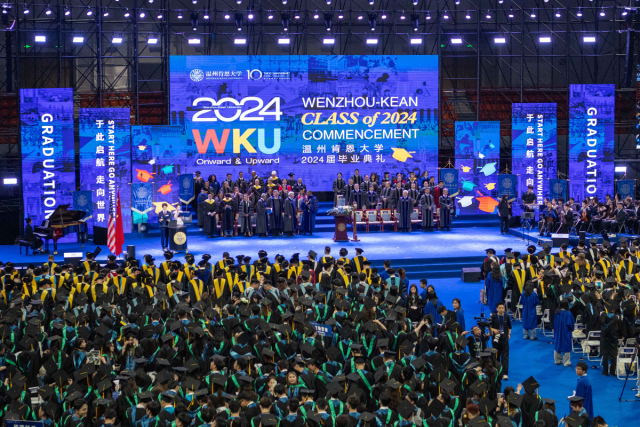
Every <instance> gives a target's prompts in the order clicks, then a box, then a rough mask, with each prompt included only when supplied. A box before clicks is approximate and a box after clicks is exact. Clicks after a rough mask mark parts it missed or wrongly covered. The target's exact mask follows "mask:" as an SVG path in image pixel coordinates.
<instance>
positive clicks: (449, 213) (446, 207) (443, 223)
mask: <svg viewBox="0 0 640 427" xmlns="http://www.w3.org/2000/svg"><path fill="white" fill-rule="evenodd" d="M453 214H454V206H453V199H452V198H451V197H450V196H449V190H447V189H446V188H444V189H443V190H442V196H440V229H441V230H442V229H445V228H448V229H449V231H451V220H452V218H453Z"/></svg>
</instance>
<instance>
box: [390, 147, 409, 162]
mask: <svg viewBox="0 0 640 427" xmlns="http://www.w3.org/2000/svg"><path fill="white" fill-rule="evenodd" d="M391 149H392V150H393V155H392V156H391V157H393V158H394V159H396V160H397V161H399V162H406V161H407V159H409V158H413V156H412V155H411V154H415V151H411V152H409V151H407V150H405V149H404V148H395V147H391Z"/></svg>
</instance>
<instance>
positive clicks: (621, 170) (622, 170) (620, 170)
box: [5, 166, 627, 184]
mask: <svg viewBox="0 0 640 427" xmlns="http://www.w3.org/2000/svg"><path fill="white" fill-rule="evenodd" d="M614 171H615V172H618V173H627V167H626V166H616V167H615V169H614ZM5 184H6V182H5ZM16 184H17V182H16Z"/></svg>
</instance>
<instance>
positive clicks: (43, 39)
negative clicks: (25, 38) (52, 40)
mask: <svg viewBox="0 0 640 427" xmlns="http://www.w3.org/2000/svg"><path fill="white" fill-rule="evenodd" d="M34 40H35V42H36V43H44V42H46V41H47V36H42V35H37V34H36V36H35V39H34Z"/></svg>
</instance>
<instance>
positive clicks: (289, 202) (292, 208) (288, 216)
mask: <svg viewBox="0 0 640 427" xmlns="http://www.w3.org/2000/svg"><path fill="white" fill-rule="evenodd" d="M297 212H298V210H297V209H296V200H295V199H289V198H287V199H285V201H284V218H283V231H284V232H285V233H293V232H294V231H295V229H296V219H297Z"/></svg>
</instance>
